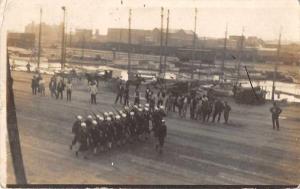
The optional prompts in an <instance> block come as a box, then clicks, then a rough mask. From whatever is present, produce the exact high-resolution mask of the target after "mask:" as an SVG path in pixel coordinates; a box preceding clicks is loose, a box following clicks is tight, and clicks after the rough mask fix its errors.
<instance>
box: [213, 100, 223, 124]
mask: <svg viewBox="0 0 300 189" xmlns="http://www.w3.org/2000/svg"><path fill="white" fill-rule="evenodd" d="M223 110H224V104H223V103H222V101H221V100H220V99H218V100H217V101H216V102H215V110H214V113H213V120H212V122H215V119H216V117H217V116H218V122H220V119H221V114H222V112H223Z"/></svg>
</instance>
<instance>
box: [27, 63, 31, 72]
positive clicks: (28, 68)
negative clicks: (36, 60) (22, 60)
mask: <svg viewBox="0 0 300 189" xmlns="http://www.w3.org/2000/svg"><path fill="white" fill-rule="evenodd" d="M30 67H31V66H30V63H29V62H28V63H27V64H26V68H27V72H30Z"/></svg>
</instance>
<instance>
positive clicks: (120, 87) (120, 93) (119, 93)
mask: <svg viewBox="0 0 300 189" xmlns="http://www.w3.org/2000/svg"><path fill="white" fill-rule="evenodd" d="M123 93H124V86H123V84H122V81H120V83H119V85H118V89H117V97H116V100H115V104H116V103H117V102H118V100H119V99H120V104H122V97H123Z"/></svg>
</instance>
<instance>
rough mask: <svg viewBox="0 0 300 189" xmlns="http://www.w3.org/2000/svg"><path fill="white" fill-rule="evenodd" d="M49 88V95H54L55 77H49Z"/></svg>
mask: <svg viewBox="0 0 300 189" xmlns="http://www.w3.org/2000/svg"><path fill="white" fill-rule="evenodd" d="M49 90H50V93H51V97H54V96H56V77H55V76H53V77H51V80H50V82H49Z"/></svg>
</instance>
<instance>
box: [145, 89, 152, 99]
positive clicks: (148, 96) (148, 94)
mask: <svg viewBox="0 0 300 189" xmlns="http://www.w3.org/2000/svg"><path fill="white" fill-rule="evenodd" d="M150 92H151V90H150V88H149V86H148V85H147V88H146V92H145V98H146V101H147V103H149V101H150Z"/></svg>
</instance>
